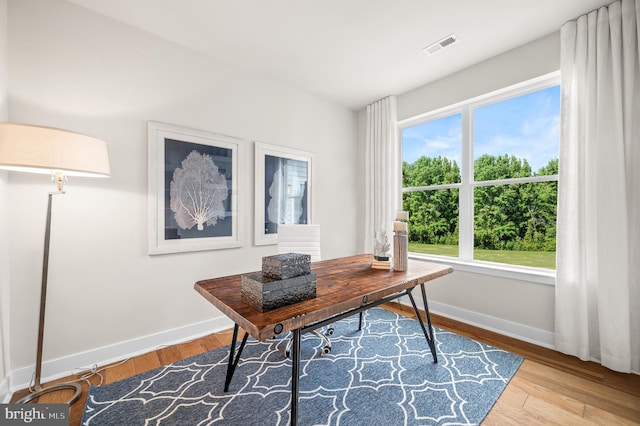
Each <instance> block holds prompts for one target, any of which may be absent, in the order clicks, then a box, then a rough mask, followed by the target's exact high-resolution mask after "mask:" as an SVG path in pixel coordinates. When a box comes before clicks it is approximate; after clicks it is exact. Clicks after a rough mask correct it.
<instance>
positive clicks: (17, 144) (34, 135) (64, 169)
mask: <svg viewBox="0 0 640 426" xmlns="http://www.w3.org/2000/svg"><path fill="white" fill-rule="evenodd" d="M0 169H6V170H13V171H21V172H32V173H47V174H53V173H63V174H65V175H67V176H91V177H107V176H109V175H110V174H111V171H110V168H109V155H108V153H107V144H106V142H104V141H101V140H100V139H96V138H92V137H90V136H85V135H81V134H78V133H73V132H69V131H66V130H61V129H54V128H51V127H39V126H29V125H23V124H14V123H0Z"/></svg>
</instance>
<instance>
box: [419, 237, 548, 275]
mask: <svg viewBox="0 0 640 426" xmlns="http://www.w3.org/2000/svg"><path fill="white" fill-rule="evenodd" d="M409 251H410V252H413V253H424V254H436V255H439V256H451V257H458V246H447V245H440V244H420V243H412V242H410V243H409ZM473 257H474V259H476V260H484V261H487V262H497V263H508V264H510V265H522V266H533V267H536V268H547V269H556V252H554V251H552V252H549V251H547V252H543V251H518V250H481V249H475V250H474V252H473Z"/></svg>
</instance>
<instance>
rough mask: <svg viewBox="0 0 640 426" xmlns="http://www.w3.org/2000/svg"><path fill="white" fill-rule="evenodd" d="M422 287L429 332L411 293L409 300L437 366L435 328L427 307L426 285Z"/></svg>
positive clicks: (408, 293) (409, 293)
mask: <svg viewBox="0 0 640 426" xmlns="http://www.w3.org/2000/svg"><path fill="white" fill-rule="evenodd" d="M420 286H421V287H422V297H423V302H424V312H425V315H426V317H427V323H428V326H429V330H428V331H427V329H426V328H425V326H424V322H422V317H421V316H420V311H418V306H417V305H416V301H415V300H414V299H413V294H411V291H408V292H407V295H408V296H409V300H410V301H411V305H412V306H413V311H414V312H415V314H416V317H417V319H418V322H419V323H420V327H422V332H423V333H424V338H425V339H426V340H427V344H428V345H429V349H430V350H431V355H432V356H433V362H434V363H436V364H437V363H438V356H437V355H436V344H435V341H434V340H433V328H432V327H431V317H430V315H429V307H428V305H427V296H426V292H425V291H424V284H420Z"/></svg>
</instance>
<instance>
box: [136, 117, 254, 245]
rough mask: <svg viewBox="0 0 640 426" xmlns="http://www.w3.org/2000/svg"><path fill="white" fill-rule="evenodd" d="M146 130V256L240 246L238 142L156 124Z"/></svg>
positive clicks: (239, 145)
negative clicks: (147, 216)
mask: <svg viewBox="0 0 640 426" xmlns="http://www.w3.org/2000/svg"><path fill="white" fill-rule="evenodd" d="M147 129H148V215H149V218H148V219H149V220H148V253H149V255H159V254H168V253H183V252H192V251H202V250H218V249H228V248H236V247H241V246H242V240H241V238H240V230H241V223H242V222H241V210H240V207H239V204H238V188H239V176H240V173H239V164H242V163H241V161H240V157H241V156H242V147H243V141H242V140H241V139H238V138H234V137H230V136H225V135H220V134H216V133H212V132H208V131H204V130H196V129H190V128H186V127H181V126H176V125H173V124H167V123H160V122H156V121H149V122H148V123H147ZM194 180H197V183H198V186H197V188H198V189H195V191H196V192H195V193H197V195H198V197H192V195H193V194H194V192H193V191H194V189H193V188H196V186H194V185H190V184H193V183H194ZM203 187H204V188H205V190H204V191H203V190H202V188H203ZM190 192H191V193H190ZM196 198H197V201H193V200H194V199H196ZM190 200H191V201H190Z"/></svg>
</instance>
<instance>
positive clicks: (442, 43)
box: [422, 34, 458, 55]
mask: <svg viewBox="0 0 640 426" xmlns="http://www.w3.org/2000/svg"><path fill="white" fill-rule="evenodd" d="M457 41H458V37H456V35H455V34H449V35H448V36H446V37H445V38H443V39H442V40H438V41H437V42H435V43H433V44H431V45H429V46H427V47H425V48H424V49H422V51H423V52H426V53H428V54H429V55H433V54H434V53H436V52H439V51H441V50H442V49H444V48H445V47H447V46H451V45H452V44H453V43H455V42H457Z"/></svg>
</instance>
